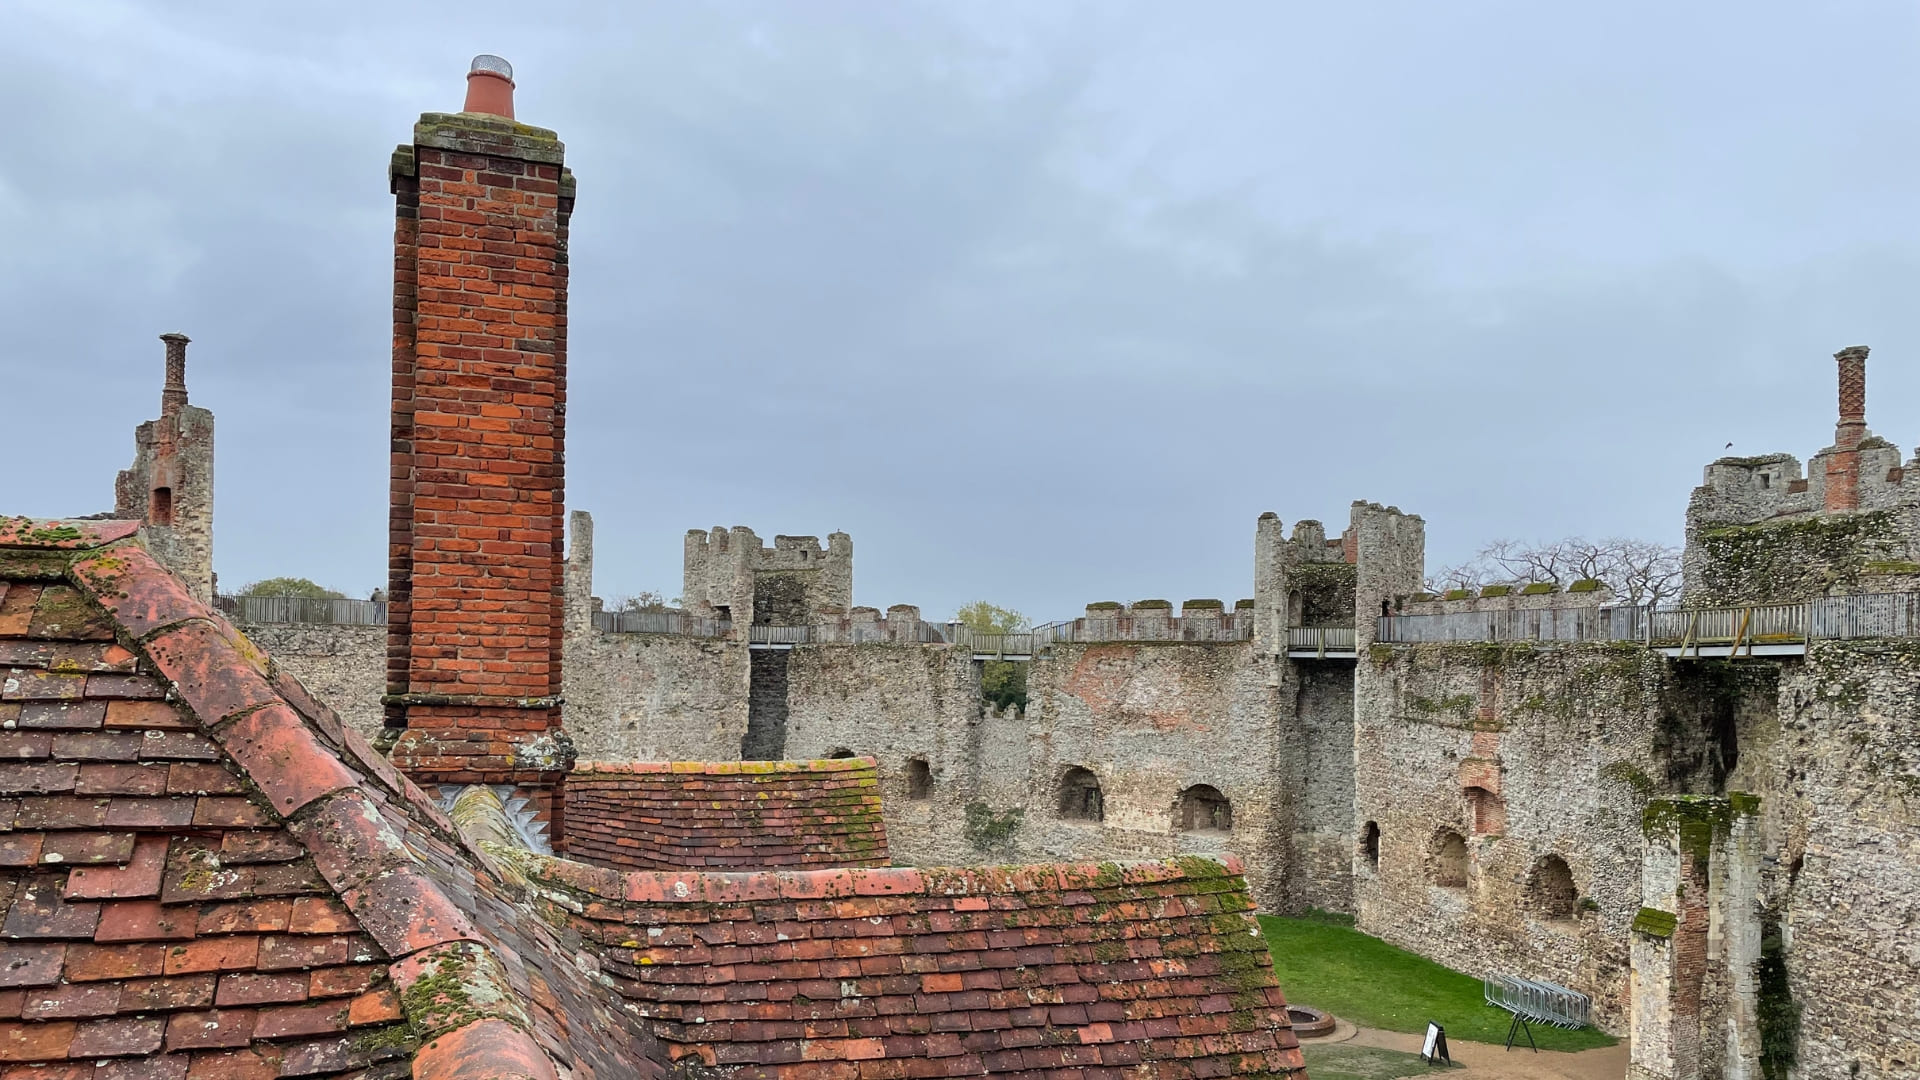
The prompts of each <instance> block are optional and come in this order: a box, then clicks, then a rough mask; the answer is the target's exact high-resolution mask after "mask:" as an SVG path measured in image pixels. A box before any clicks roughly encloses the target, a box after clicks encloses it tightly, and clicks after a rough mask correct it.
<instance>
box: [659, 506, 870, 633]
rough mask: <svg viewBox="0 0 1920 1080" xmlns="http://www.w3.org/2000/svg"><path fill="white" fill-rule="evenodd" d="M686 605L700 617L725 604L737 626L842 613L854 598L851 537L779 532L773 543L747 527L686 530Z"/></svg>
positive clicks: (791, 621)
mask: <svg viewBox="0 0 1920 1080" xmlns="http://www.w3.org/2000/svg"><path fill="white" fill-rule="evenodd" d="M681 589H682V593H681V598H682V603H684V604H685V605H686V609H687V610H688V611H689V612H691V613H692V614H695V615H701V616H714V615H717V614H719V613H720V612H721V611H722V610H723V609H724V610H725V613H726V615H727V617H729V618H731V619H732V620H733V621H734V622H735V623H740V624H745V623H747V622H749V621H752V622H759V623H762V624H767V625H787V626H794V625H801V624H804V623H805V622H806V621H808V620H807V614H808V613H816V614H828V613H841V614H844V613H845V612H846V610H847V608H848V607H850V606H851V605H852V603H853V540H852V538H851V537H849V536H847V534H846V533H834V534H832V535H830V536H828V537H827V544H826V546H825V547H824V548H823V547H821V545H820V539H819V537H815V536H776V537H774V538H773V546H772V547H767V546H766V545H764V544H762V543H761V542H760V537H759V536H758V535H757V534H755V533H754V531H753V530H752V529H749V528H747V527H746V526H744V525H736V526H734V527H733V528H732V529H723V528H718V527H716V528H714V529H713V530H712V531H711V532H703V531H701V530H699V529H694V530H692V531H690V532H688V533H687V537H686V550H685V562H684V565H683V568H682V584H681Z"/></svg>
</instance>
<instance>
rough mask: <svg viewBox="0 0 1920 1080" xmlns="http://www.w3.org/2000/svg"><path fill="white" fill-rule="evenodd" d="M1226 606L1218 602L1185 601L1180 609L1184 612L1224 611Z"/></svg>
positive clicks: (1202, 600) (1203, 600)
mask: <svg viewBox="0 0 1920 1080" xmlns="http://www.w3.org/2000/svg"><path fill="white" fill-rule="evenodd" d="M1226 606H1227V605H1225V604H1223V603H1221V602H1220V601H1218V600H1208V599H1200V600H1187V601H1184V602H1182V603H1181V605H1180V609H1181V610H1182V611H1224V610H1226Z"/></svg>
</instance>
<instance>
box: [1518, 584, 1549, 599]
mask: <svg viewBox="0 0 1920 1080" xmlns="http://www.w3.org/2000/svg"><path fill="white" fill-rule="evenodd" d="M1552 592H1553V582H1551V581H1536V582H1534V583H1532V584H1531V585H1528V586H1527V587H1526V588H1524V589H1521V590H1520V595H1521V596H1546V595H1549V594H1550V593H1552Z"/></svg>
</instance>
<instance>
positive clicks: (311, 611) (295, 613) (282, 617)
mask: <svg viewBox="0 0 1920 1080" xmlns="http://www.w3.org/2000/svg"><path fill="white" fill-rule="evenodd" d="M213 606H214V607H216V608H218V609H219V610H220V611H221V613H223V614H224V615H226V616H227V617H228V618H230V619H232V620H233V621H234V622H240V623H314V624H317V625H325V626H385V625H386V623H387V602H386V601H385V600H346V599H333V598H330V597H317V596H216V597H214V598H213Z"/></svg>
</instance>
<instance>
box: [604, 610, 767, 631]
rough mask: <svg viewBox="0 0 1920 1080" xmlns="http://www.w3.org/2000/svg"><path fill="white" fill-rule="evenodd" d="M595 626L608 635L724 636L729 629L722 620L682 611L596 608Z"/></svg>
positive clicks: (730, 625)
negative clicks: (599, 609)
mask: <svg viewBox="0 0 1920 1080" xmlns="http://www.w3.org/2000/svg"><path fill="white" fill-rule="evenodd" d="M593 625H594V628H595V629H598V630H604V631H606V632H607V633H610V634H678V635H680V636H683V637H725V636H726V635H727V632H728V631H729V630H732V629H733V623H731V622H730V621H728V620H726V619H710V618H703V617H701V616H697V615H688V614H687V613H686V612H684V611H596V612H594V613H593Z"/></svg>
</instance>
